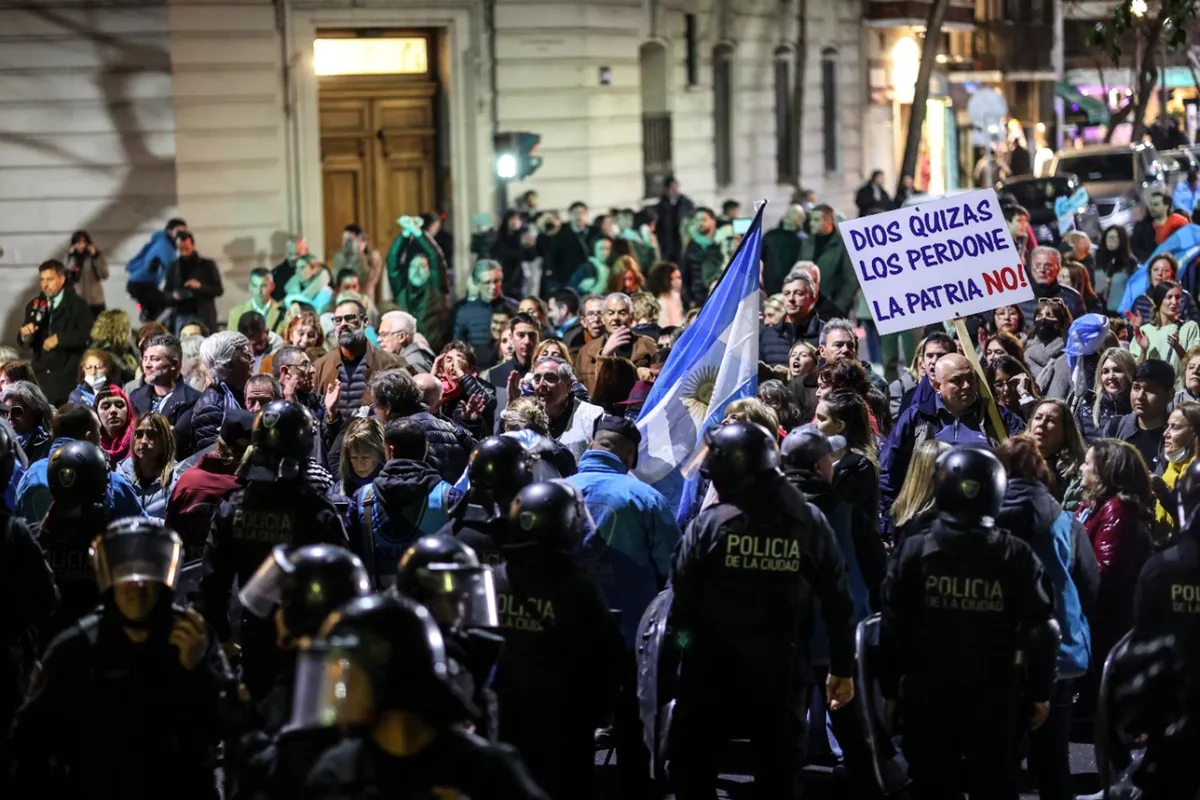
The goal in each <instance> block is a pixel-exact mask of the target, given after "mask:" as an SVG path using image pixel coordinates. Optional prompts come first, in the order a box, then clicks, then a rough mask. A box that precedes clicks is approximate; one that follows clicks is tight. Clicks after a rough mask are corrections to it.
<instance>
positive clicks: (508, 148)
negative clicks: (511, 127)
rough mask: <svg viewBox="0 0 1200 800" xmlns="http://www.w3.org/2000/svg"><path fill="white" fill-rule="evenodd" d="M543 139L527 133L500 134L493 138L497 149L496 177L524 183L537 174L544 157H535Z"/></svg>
mask: <svg viewBox="0 0 1200 800" xmlns="http://www.w3.org/2000/svg"><path fill="white" fill-rule="evenodd" d="M541 141H542V137H541V136H540V135H538V134H536V133H529V132H527V131H512V132H509V133H498V134H496V135H495V136H494V137H492V142H493V144H494V145H495V148H496V177H498V178H499V179H500V180H502V181H523V180H525V179H526V178H528V177H529V176H530V175H532V174H533V173H535V172H537V170H538V167H540V166H541V165H542V157H541V156H538V155H534V152H533V151H534V150H536V149H537V146H538V145H539V144H541Z"/></svg>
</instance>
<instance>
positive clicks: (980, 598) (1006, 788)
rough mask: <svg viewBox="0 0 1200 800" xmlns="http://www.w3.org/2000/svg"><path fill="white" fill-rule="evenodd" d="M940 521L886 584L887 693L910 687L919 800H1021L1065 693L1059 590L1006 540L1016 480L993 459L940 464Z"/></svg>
mask: <svg viewBox="0 0 1200 800" xmlns="http://www.w3.org/2000/svg"><path fill="white" fill-rule="evenodd" d="M935 482H936V486H935V497H936V502H937V508H938V511H939V514H940V516H939V517H938V519H937V520H936V521H935V522H934V523H933V525H932V526H931V527H930V528H929V529H928V530H927V531H925V532H923V533H920V534H917V535H914V536H912V537H910V538H909V539H908V540H906V541H905V542H904V545H903V546H902V547H901V548H900V550H899V552H898V554H897V555H896V557H895V558H894V559H893V561H892V563H891V566H890V568H889V570H888V575H887V577H886V579H885V580H884V587H883V604H884V607H883V615H882V620H881V627H880V651H881V669H882V674H881V675H880V676H879V677H880V686H881V689H882V692H883V695H884V697H885V698H888V699H892V700H894V699H895V698H896V697H897V695H898V694H899V693H900V689H901V687H900V681H901V679H903V681H904V684H903V695H902V697H901V706H900V716H901V728H902V731H903V735H904V744H903V749H904V754H905V756H906V757H907V759H908V762H909V774H910V776H911V778H912V780H913V783H914V789H915V792H916V796H917V797H919V798H926V797H930V798H943V797H945V798H950V797H956V796H958V792H960V791H964V790H966V791H969V792H970V793H971V797H972V798H1011V800H1016V797H1017V783H1016V779H1017V764H1016V752H1017V745H1018V743H1019V741H1020V739H1021V737H1022V736H1023V734H1024V732H1025V731H1026V730H1027V729H1028V724H1029V720H1030V718H1031V717H1032V704H1033V703H1035V702H1047V701H1049V699H1050V697H1051V695H1052V694H1053V691H1054V675H1055V660H1056V657H1057V653H1058V644H1059V642H1058V628H1057V624H1056V623H1055V622H1054V616H1053V615H1054V600H1053V597H1054V590H1053V586H1052V585H1051V582H1050V579H1049V578H1048V577H1047V575H1046V574H1045V571H1044V569H1043V567H1042V564H1041V562H1040V561H1039V560H1038V558H1037V556H1036V555H1034V553H1033V551H1032V550H1031V549H1030V548H1029V545H1027V544H1025V543H1024V542H1023V541H1021V540H1019V539H1017V538H1016V537H1014V536H1011V535H1009V534H1008V533H1007V532H1005V531H1003V530H1000V529H997V528H995V527H994V525H993V519H994V517H995V515H996V514H997V513H998V512H999V510H1000V505H1001V502H1002V500H1003V497H1004V494H1005V482H1006V481H1005V475H1004V470H1003V468H1002V467H1001V466H1000V462H999V461H998V460H997V459H996V457H995V456H994V455H992V454H991V452H990V451H984V450H982V449H977V448H971V447H956V448H954V449H953V450H951V451H949V452H947V453H945V454H943V455H942V456H941V457H940V458H939V459H938V468H937V474H936V475H935Z"/></svg>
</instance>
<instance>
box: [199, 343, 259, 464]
mask: <svg viewBox="0 0 1200 800" xmlns="http://www.w3.org/2000/svg"><path fill="white" fill-rule="evenodd" d="M200 361H201V362H203V364H204V368H205V369H207V370H208V379H209V386H208V388H207V389H205V390H204V393H203V394H201V395H200V399H199V400H197V401H196V405H195V406H194V407H193V408H192V440H191V446H190V447H188V448H186V449H187V452H186V453H183V454H182V455H185V456H187V455H191V454H192V453H195V452H197V451H200V450H203V449H204V448H206V447H208V446H210V445H212V444H213V443H215V442H216V441H217V436H218V434H220V432H221V422H222V421H223V420H224V419H225V410H226V409H230V408H236V409H245V407H246V397H245V390H246V381H248V380H250V371H251V367H252V366H253V364H254V354H253V353H252V352H251V351H250V340H249V339H247V338H246V337H245V336H243V335H242V334H240V333H237V332H236V331H220V332H218V333H214V334H213V335H212V336H209V337H208V338H207V339H205V340H204V344H202V345H200Z"/></svg>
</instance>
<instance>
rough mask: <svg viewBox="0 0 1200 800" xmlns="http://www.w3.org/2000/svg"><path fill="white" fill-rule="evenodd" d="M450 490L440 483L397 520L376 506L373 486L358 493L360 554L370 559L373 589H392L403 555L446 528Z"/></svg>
mask: <svg viewBox="0 0 1200 800" xmlns="http://www.w3.org/2000/svg"><path fill="white" fill-rule="evenodd" d="M450 488H451V487H450V484H448V483H446V482H445V481H442V482H441V483H439V484H438V485H437V486H435V487H434V489H433V491H432V492H430V493H429V496H428V497H426V498H425V499H424V500H423V502H421V503H420V504H417V503H413V504H412V505H409V506H405V507H404V508H402V509H400V514H399V517H398V518H393V517H392V516H391V515H390V514H388V512H387V508H385V504H384V503H380V502H376V497H375V485H374V484H370V483H368V484H367V485H366V486H364V487H363V488H362V489H360V490H359V491H358V494H357V501H358V518H359V520H361V523H362V528H363V538H364V539H365V541H364V542H363V548H362V551H363V552H364V553H366V554H367V556H368V558H369V559H370V561H369V564H368V568H369V569H370V570H371V573H372V575H373V576H374V577H375V585H376V586H379V587H384V586H391V585H392V584H393V583H394V582H395V580H396V565H397V564H399V563H400V556H402V555H404V551H406V550H407V549H408V548H409V547H411V546H412V544H413V542H415V541H416V540H417V539H418V538H419V537H421V536H425V535H428V534H434V533H437V532H438V531H439V530H441V528H442V526H443V525H445V524H446V521H447V519H448V515H447V511H448V506H449V505H450V502H449V498H450Z"/></svg>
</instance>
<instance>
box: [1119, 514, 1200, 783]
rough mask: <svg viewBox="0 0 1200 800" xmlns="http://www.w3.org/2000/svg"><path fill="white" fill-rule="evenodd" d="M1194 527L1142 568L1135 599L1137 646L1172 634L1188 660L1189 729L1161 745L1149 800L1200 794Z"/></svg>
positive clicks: (1199, 597)
mask: <svg viewBox="0 0 1200 800" xmlns="http://www.w3.org/2000/svg"><path fill="white" fill-rule="evenodd" d="M1198 527H1200V526H1197V524H1196V523H1195V522H1193V524H1192V527H1191V528H1189V529H1187V530H1184V531H1183V532H1182V533H1181V534H1180V536H1179V538H1178V540H1177V541H1176V543H1175V544H1174V545H1173V546H1171V547H1168V548H1167V549H1166V550H1163V551H1162V552H1160V553H1155V554H1154V555H1152V556H1151V557H1150V559H1149V560H1148V561H1147V562H1146V565H1145V566H1144V567H1143V568H1142V574H1141V577H1140V578H1139V579H1138V584H1137V589H1136V591H1135V592H1134V596H1133V618H1134V619H1133V635H1134V640H1135V641H1138V642H1144V641H1149V640H1151V639H1153V638H1155V637H1158V636H1166V635H1173V636H1174V637H1175V645H1176V647H1175V649H1176V651H1177V653H1178V655H1179V656H1180V658H1181V659H1182V661H1183V664H1184V670H1183V683H1184V687H1183V689H1184V695H1185V696H1186V698H1187V700H1186V710H1187V713H1188V717H1189V721H1188V724H1187V725H1186V726H1185V727H1184V728H1183V729H1182V731H1181V732H1180V735H1178V736H1174V737H1172V738H1171V739H1170V740H1168V741H1162V742H1157V743H1156V744H1155V747H1154V748H1153V749H1154V750H1155V752H1153V753H1152V754H1148V757H1150V756H1151V755H1152V757H1153V759H1154V761H1155V763H1156V764H1157V769H1156V770H1155V772H1154V775H1153V777H1152V778H1151V779H1150V780H1149V781H1148V784H1147V785H1146V786H1145V789H1146V800H1158V798H1164V800H1165V798H1174V797H1182V798H1188V799H1189V800H1191V798H1193V797H1195V796H1196V794H1197V792H1200V769H1197V767H1196V763H1195V759H1196V754H1197V753H1200V675H1198V674H1197V668H1198V667H1200V530H1197V528H1198Z"/></svg>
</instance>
